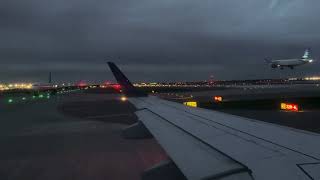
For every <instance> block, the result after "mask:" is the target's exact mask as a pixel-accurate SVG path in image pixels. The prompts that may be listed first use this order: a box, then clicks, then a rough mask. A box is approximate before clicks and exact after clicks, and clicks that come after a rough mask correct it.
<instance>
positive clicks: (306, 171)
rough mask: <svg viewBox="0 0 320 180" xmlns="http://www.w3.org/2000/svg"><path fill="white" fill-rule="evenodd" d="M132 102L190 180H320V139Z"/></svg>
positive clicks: (154, 102)
mask: <svg viewBox="0 0 320 180" xmlns="http://www.w3.org/2000/svg"><path fill="white" fill-rule="evenodd" d="M109 66H110V68H116V69H118V68H117V66H115V65H114V64H113V63H109ZM118 70H119V69H118ZM113 71H114V70H113ZM119 71H120V70H119ZM115 75H116V74H115ZM117 79H119V78H117ZM125 81H129V80H127V79H126V80H125ZM118 83H119V84H120V85H124V87H123V88H127V87H126V86H128V83H123V82H122V80H120V81H119V80H118ZM130 84H131V83H130ZM131 88H132V87H131ZM129 100H130V102H131V103H132V104H134V105H135V106H136V107H137V109H138V111H137V112H136V115H137V116H138V118H139V122H138V123H137V124H140V126H141V125H142V126H143V127H144V128H146V129H147V130H148V131H149V132H150V133H151V134H152V135H153V137H154V138H156V140H157V141H158V142H159V144H160V145H161V146H162V147H163V149H164V150H165V151H166V152H167V154H168V155H169V157H170V158H171V160H172V161H173V162H174V163H175V165H176V166H177V167H178V168H179V170H180V171H181V172H182V173H183V175H184V176H185V177H186V178H187V179H192V180H193V179H199V180H200V179H223V180H229V179H230V180H231V179H232V180H233V179H237V180H242V179H257V180H264V179H265V180H267V179H268V180H270V179H273V180H274V179H279V180H280V179H281V180H284V179H290V180H302V179H305V180H310V179H311V180H312V179H320V135H319V134H316V133H311V132H307V131H302V130H296V129H292V128H288V127H284V126H279V125H275V124H269V123H265V122H260V121H257V120H253V119H248V118H243V117H239V116H234V115H229V114H226V113H221V112H217V111H212V110H205V109H201V108H192V107H187V106H184V105H182V104H179V103H175V102H170V101H166V100H163V99H160V98H158V97H155V96H147V97H139V96H138V97H131V98H129ZM133 127H134V126H133ZM131 128H132V127H131Z"/></svg>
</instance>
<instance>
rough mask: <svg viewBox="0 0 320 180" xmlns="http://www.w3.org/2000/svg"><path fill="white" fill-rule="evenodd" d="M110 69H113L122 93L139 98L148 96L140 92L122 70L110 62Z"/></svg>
mask: <svg viewBox="0 0 320 180" xmlns="http://www.w3.org/2000/svg"><path fill="white" fill-rule="evenodd" d="M108 65H109V68H110V69H111V71H112V73H113V75H114V77H115V78H116V80H117V82H118V83H119V84H120V86H121V89H122V92H123V93H124V94H125V95H127V96H131V97H139V96H147V94H146V93H143V92H141V91H138V90H137V89H136V88H135V87H134V86H133V85H132V83H131V82H130V81H129V79H128V78H127V77H126V76H125V75H124V74H123V73H122V72H121V70H120V69H119V68H118V67H117V65H116V64H114V63H113V62H108Z"/></svg>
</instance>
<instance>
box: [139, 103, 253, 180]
mask: <svg viewBox="0 0 320 180" xmlns="http://www.w3.org/2000/svg"><path fill="white" fill-rule="evenodd" d="M136 114H137V116H138V117H139V120H140V121H142V122H143V124H144V125H145V126H146V127H147V128H148V129H149V130H150V132H151V133H152V134H153V136H154V137H156V139H157V140H158V142H159V143H160V144H161V146H162V147H163V148H164V149H165V150H166V151H167V153H168V154H170V157H171V158H172V159H173V161H174V162H175V163H176V164H177V166H178V167H179V168H180V170H181V171H182V172H183V173H184V174H185V175H186V177H187V178H188V179H208V178H213V177H220V179H224V178H230V177H232V176H233V177H237V178H239V179H252V177H251V176H250V173H249V172H250V171H249V170H248V168H247V167H245V166H244V165H242V164H241V163H239V162H237V161H235V160H233V159H232V158H230V157H228V156H226V155H225V154H223V153H221V152H219V151H217V150H215V149H214V148H213V147H211V146H210V145H208V144H206V143H205V142H204V141H201V139H199V138H197V137H196V136H193V135H192V134H190V133H188V132H186V131H184V130H183V129H182V128H180V127H178V126H175V125H174V124H172V123H171V122H170V121H168V120H166V119H165V118H163V117H161V116H160V115H158V114H156V113H154V112H152V111H150V110H147V109H143V110H140V111H138V112H136Z"/></svg>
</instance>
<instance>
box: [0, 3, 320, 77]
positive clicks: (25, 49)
mask: <svg viewBox="0 0 320 180" xmlns="http://www.w3.org/2000/svg"><path fill="white" fill-rule="evenodd" d="M318 7H320V1H315V0H314V1H312V2H311V1H310V2H309V1H302V0H259V1H257V0H1V1H0V65H1V68H0V77H1V78H0V81H13V80H19V79H26V80H29V81H31V80H32V81H44V80H45V79H46V78H47V72H48V71H52V72H53V75H54V78H55V80H59V81H62V80H79V79H88V80H97V81H102V80H105V79H112V76H111V73H110V72H109V69H108V68H107V66H106V61H108V60H112V61H115V62H116V63H118V64H119V65H120V66H121V67H122V69H123V70H125V71H126V72H127V74H128V76H129V77H130V78H131V79H132V80H133V81H143V80H147V81H153V80H154V81H168V80H203V79H208V77H209V75H210V74H213V75H214V76H215V78H217V79H247V78H250V79H253V78H277V77H286V76H290V77H292V76H304V75H320V73H318V69H319V67H320V62H315V63H314V64H313V65H305V66H301V67H298V68H297V69H296V70H294V71H292V70H284V71H280V70H272V69H271V68H270V67H268V65H267V64H265V63H264V60H263V59H264V58H265V57H272V58H294V57H300V56H302V54H303V51H304V48H306V47H311V48H312V55H313V57H314V58H316V59H317V57H318V55H319V53H320V52H319V50H318V49H319V48H320V34H319V32H320V24H319V23H318V20H319V9H318Z"/></svg>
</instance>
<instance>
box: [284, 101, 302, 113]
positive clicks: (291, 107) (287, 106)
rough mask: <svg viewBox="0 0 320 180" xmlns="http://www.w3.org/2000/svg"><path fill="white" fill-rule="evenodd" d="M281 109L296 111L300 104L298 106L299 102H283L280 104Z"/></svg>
mask: <svg viewBox="0 0 320 180" xmlns="http://www.w3.org/2000/svg"><path fill="white" fill-rule="evenodd" d="M280 109H281V110H286V111H294V112H297V111H299V106H298V104H292V103H281V104H280Z"/></svg>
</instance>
